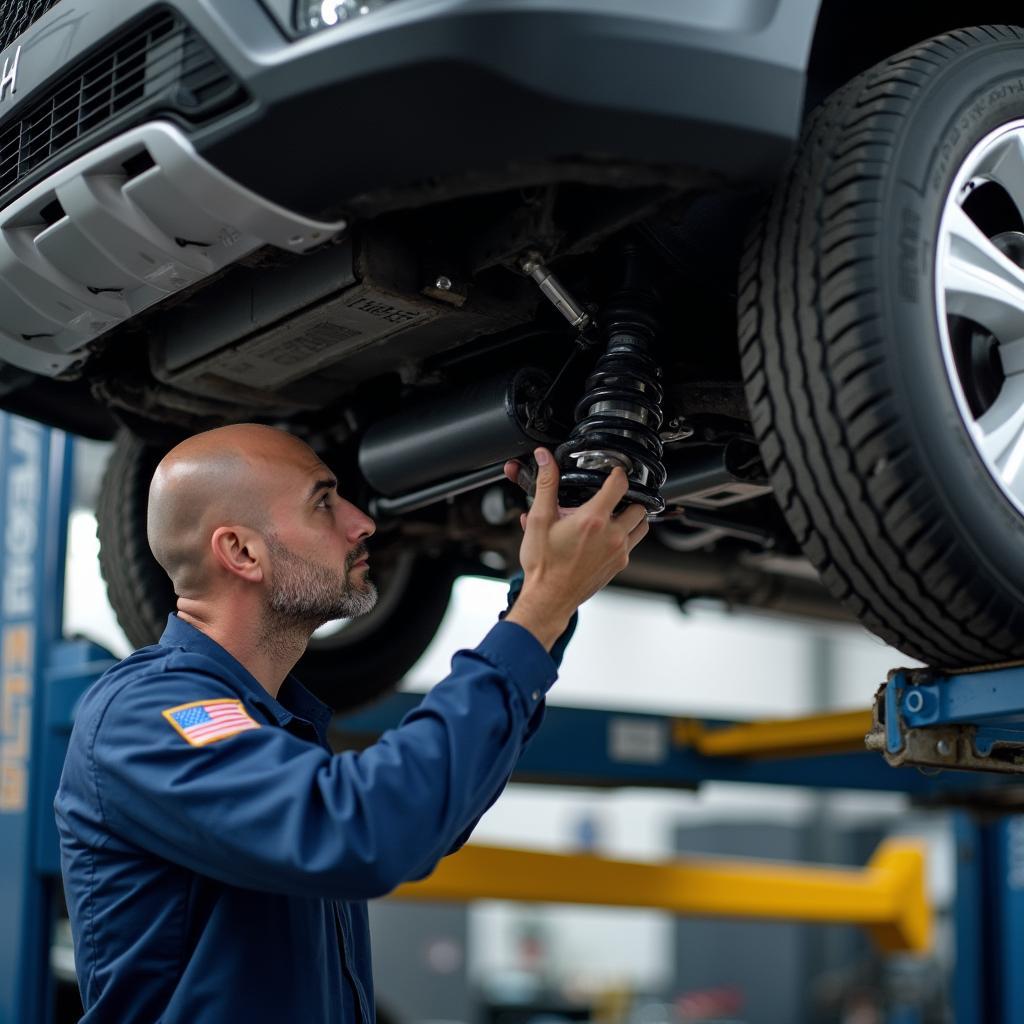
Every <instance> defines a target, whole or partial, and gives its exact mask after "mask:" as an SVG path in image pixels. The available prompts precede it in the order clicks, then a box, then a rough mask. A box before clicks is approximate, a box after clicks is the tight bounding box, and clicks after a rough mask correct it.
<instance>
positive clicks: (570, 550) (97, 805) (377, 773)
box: [55, 424, 647, 1024]
mask: <svg viewBox="0 0 1024 1024" xmlns="http://www.w3.org/2000/svg"><path fill="white" fill-rule="evenodd" d="M536 454H537V457H538V462H539V463H540V464H541V465H540V470H539V476H538V482H537V492H536V498H535V500H534V504H533V506H532V509H531V511H530V513H529V515H528V516H527V517H524V531H525V532H524V537H523V542H522V547H521V551H520V557H521V562H522V567H523V570H524V580H523V583H522V589H521V592H519V593H518V595H515V594H513V595H512V596H511V598H510V603H511V609H510V610H509V611H508V612H507V614H506V615H505V616H504V621H502V622H499V623H497V624H496V625H495V626H494V628H493V629H491V631H490V632H489V633H488V634H487V636H486V637H484V639H483V641H482V642H481V643H480V645H479V646H478V647H476V648H474V649H473V650H468V651H460V652H458V653H457V654H456V655H455V657H454V658H453V660H452V672H451V674H450V675H449V676H448V678H446V679H445V680H444V681H443V682H441V683H439V684H438V685H437V686H435V687H434V688H433V690H432V691H431V692H430V693H429V694H427V695H426V697H424V699H423V701H422V702H421V703H420V705H419V706H418V707H417V708H416V709H415V710H413V711H412V712H410V713H409V714H408V715H406V717H405V719H404V720H403V721H402V723H401V724H400V725H399V726H398V728H396V729H394V730H391V731H389V732H387V733H385V734H384V736H382V737H381V738H380V740H379V741H378V742H377V743H376V744H374V745H373V746H371V747H369V748H368V749H366V750H364V751H361V752H358V753H355V752H345V753H341V754H332V753H331V750H330V747H329V745H328V743H327V735H326V730H327V725H328V722H329V720H330V717H331V713H330V711H329V709H328V708H327V707H326V706H325V705H323V704H322V703H320V702H319V701H318V700H316V699H315V698H314V697H313V696H312V695H311V694H310V693H309V692H308V691H307V690H305V689H304V688H303V687H302V685H301V684H300V683H299V681H298V680H297V679H296V678H295V677H294V676H293V675H291V674H290V673H291V669H292V668H293V666H294V665H295V663H296V662H297V661H298V659H299V658H300V656H301V655H302V653H303V651H304V650H305V648H306V644H307V642H308V641H309V637H310V635H311V634H312V633H313V631H314V630H315V629H316V628H317V627H318V626H320V625H322V624H323V623H324V622H327V621H329V620H331V619H337V618H341V617H346V616H352V615H360V614H363V613H365V612H368V611H369V610H370V609H371V608H372V607H373V604H374V600H375V598H376V592H375V589H374V586H373V584H372V583H371V582H370V580H369V578H368V575H367V573H368V568H369V564H368V560H367V548H366V540H367V539H368V538H369V537H370V536H371V534H372V533H373V530H374V524H373V522H372V520H370V519H369V518H368V517H367V516H365V515H364V514H363V513H362V512H360V511H359V510H358V509H357V508H355V507H354V506H353V505H351V504H349V503H348V502H347V501H345V500H343V499H342V498H341V497H340V496H339V494H338V493H337V481H336V480H335V478H334V476H333V474H332V473H331V472H330V470H329V469H328V468H327V467H326V466H325V465H324V464H323V463H322V462H321V461H320V459H319V458H318V457H317V456H316V455H315V454H314V453H313V451H312V450H311V449H310V448H309V447H307V446H306V445H305V444H303V443H302V442H301V441H299V440H298V439H297V438H295V437H292V436H291V435H289V434H286V433H283V432H281V431H278V430H274V429H272V428H269V427H262V426H255V425H251V424H250V425H237V426H231V427H224V428H221V429H218V430H213V431H209V432H207V433H204V434H199V435H197V436H195V437H192V438H190V439H189V440H187V441H185V442H183V443H182V444H180V445H179V446H178V447H177V448H175V449H174V450H173V451H171V452H170V453H169V454H168V455H167V457H166V458H165V459H164V460H163V461H162V462H161V463H160V466H159V467H158V468H157V471H156V475H155V476H154V479H153V483H152V486H151V489H150V503H149V523H148V527H149V542H150V546H151V547H152V549H153V553H154V555H155V556H156V558H157V560H158V561H159V562H160V564H161V565H162V566H163V567H164V568H165V569H166V571H167V573H168V575H169V576H170V577H171V580H172V581H173V583H174V589H175V592H176V594H177V595H178V610H177V614H176V615H174V614H172V615H170V616H169V617H168V620H167V628H166V630H165V631H164V634H163V636H162V637H161V639H160V642H159V644H156V645H154V646H152V647H146V648H143V649H142V650H139V651H136V652H135V653H134V654H132V655H131V656H130V657H128V658H126V659H125V660H124V661H122V662H121V663H120V664H118V665H117V666H115V667H114V668H113V669H111V670H110V671H109V672H107V673H106V674H105V675H104V676H102V677H101V678H100V679H99V680H98V681H97V682H96V683H95V684H94V685H93V686H92V687H91V688H90V690H89V691H88V692H87V693H86V695H85V696H84V697H83V699H82V701H81V704H80V706H79V708H78V710H77V712H76V716H75V725H74V730H73V732H72V735H71V741H70V745H69V748H68V754H67V760H66V762H65V765H64V772H63V775H62V777H61V783H60V788H59V791H58V793H57V798H56V802H55V809H56V814H57V825H58V829H59V832H60V841H61V864H62V869H63V876H64V887H65V892H66V895H67V902H68V909H69V912H70V917H71V926H72V932H73V934H74V940H75V963H76V968H77V972H78V980H79V986H80V988H81V992H82V998H83V1001H84V1004H85V1009H86V1013H85V1017H84V1018H83V1020H84V1022H86V1024H101V1022H103V1024H107V1022H109V1024H155V1022H157V1021H160V1022H161V1024H229V1022H230V1024H235V1022H239V1024H259V1022H264V1021H266V1022H271V1021H273V1022H282V1024H284V1022H303V1024H306V1022H308V1024H320V1022H329V1024H334V1022H337V1024H342V1022H344V1024H355V1022H360V1021H361V1022H364V1024H370V1022H372V1021H373V1019H374V1009H373V1007H374V1003H373V982H372V976H371V969H370V946H369V934H368V929H367V914H366V903H365V901H366V900H367V899H369V898H371V897H374V896H382V895H384V894H385V893H388V892H390V891H391V890H392V889H394V888H395V887H396V886H397V885H400V884H401V883H403V882H407V881H410V880H412V879H418V878H423V877H424V876H425V875H428V874H429V873H430V872H431V871H432V870H433V869H434V867H435V866H436V864H437V863H438V861H439V860H440V859H441V858H442V857H443V856H445V855H446V854H448V853H451V852H453V851H454V850H456V849H458V847H459V846H461V845H462V843H463V842H465V840H466V839H467V838H468V836H469V833H470V832H471V831H472V829H473V827H474V826H475V824H476V822H477V821H478V820H479V818H480V816H481V815H482V814H483V812H484V811H485V810H486V809H487V808H488V807H489V806H490V805H491V804H492V803H493V802H494V800H495V799H497V796H498V795H499V794H500V792H501V791H502V789H503V787H504V786H505V783H506V781H507V780H508V777H509V774H510V773H511V772H512V770H513V768H514V767H515V765H516V761H517V759H518V757H519V755H520V753H521V752H522V749H523V746H524V744H525V743H526V741H527V740H528V739H529V737H530V736H531V734H532V733H533V732H534V730H535V729H536V728H537V726H538V724H539V722H540V718H541V714H542V712H543V706H544V694H545V692H546V691H547V690H548V688H549V687H550V686H551V684H552V683H553V682H554V680H555V676H556V673H557V663H556V660H554V659H553V657H552V655H551V653H549V652H551V651H552V650H554V652H555V655H556V657H557V656H560V646H563V645H564V643H565V642H566V640H567V637H568V634H569V632H570V623H571V621H572V620H573V618H574V613H575V610H576V608H577V606H578V605H579V604H581V603H582V602H583V601H585V600H586V599H587V598H588V597H590V596H591V595H592V594H594V593H595V592H596V591H597V590H599V589H600V588H601V587H603V586H604V585H605V584H606V583H608V581H609V580H611V579H612V577H613V576H615V574H616V573H617V572H619V571H620V570H621V569H622V568H623V567H624V566H625V565H626V563H627V561H628V556H629V552H630V551H631V550H632V548H633V547H634V546H635V545H636V544H637V543H638V542H639V541H640V540H641V539H642V538H643V536H644V534H645V533H646V532H647V523H646V520H645V518H644V513H643V510H642V509H641V508H640V507H639V506H630V507H629V508H628V509H626V510H625V511H623V512H622V513H621V514H620V515H618V516H615V515H614V514H613V510H614V509H615V507H616V506H617V504H618V503H619V501H620V499H622V497H623V496H624V494H625V492H626V478H625V476H624V475H623V473H622V471H621V470H616V471H615V472H614V473H613V474H612V475H611V476H610V477H609V478H608V480H607V482H606V483H605V485H604V487H603V488H602V489H601V491H600V492H599V493H598V494H596V495H595V496H594V497H593V498H592V499H591V500H590V501H589V502H588V503H587V504H586V505H584V506H582V507H581V508H579V509H578V510H576V511H575V513H574V514H573V515H564V514H563V513H562V512H561V510H560V509H559V508H558V498H557V495H558V472H557V469H556V468H555V466H554V464H553V461H552V459H551V456H550V453H548V452H547V451H545V450H543V449H540V450H538V452H537V453H536ZM517 468H518V467H516V466H515V464H513V463H510V464H508V465H507V466H506V473H507V475H508V476H509V477H510V478H511V479H516V476H517ZM338 678H339V682H340V683H341V684H342V685H343V684H344V678H345V665H344V662H343V661H339V664H338Z"/></svg>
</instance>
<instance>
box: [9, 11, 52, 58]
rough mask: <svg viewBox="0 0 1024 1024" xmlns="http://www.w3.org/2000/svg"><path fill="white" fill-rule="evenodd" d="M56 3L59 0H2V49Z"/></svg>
mask: <svg viewBox="0 0 1024 1024" xmlns="http://www.w3.org/2000/svg"><path fill="white" fill-rule="evenodd" d="M55 3H57V0H7V2H6V3H4V2H2V0H0V50H5V49H7V47H8V46H10V45H11V43H13V42H14V40H15V39H17V38H18V36H20V35H21V33H22V32H24V31H25V29H27V28H28V27H29V25H31V24H32V22H34V21H38V20H39V19H40V18H41V17H42V16H43V15H44V14H45V13H46V12H47V11H48V10H49V9H50V8H51V7H52V6H53V5H54V4H55Z"/></svg>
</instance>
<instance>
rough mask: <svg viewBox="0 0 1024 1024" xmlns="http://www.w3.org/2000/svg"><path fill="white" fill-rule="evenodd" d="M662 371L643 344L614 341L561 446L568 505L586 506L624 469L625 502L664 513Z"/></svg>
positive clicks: (563, 486) (631, 336) (623, 339)
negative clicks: (615, 470) (610, 477)
mask: <svg viewBox="0 0 1024 1024" xmlns="http://www.w3.org/2000/svg"><path fill="white" fill-rule="evenodd" d="M660 377H661V370H660V369H659V368H658V365H657V364H656V363H655V361H654V360H653V359H652V358H651V356H650V355H649V354H648V353H647V351H646V347H645V346H644V344H643V341H642V340H641V339H639V338H637V337H636V336H635V334H632V333H631V334H629V335H626V336H624V337H619V338H616V337H613V338H612V339H611V342H610V343H609V346H608V350H607V351H606V352H605V353H604V355H602V356H601V358H600V359H599V360H598V361H597V365H596V366H595V367H594V370H593V372H592V373H591V374H590V376H589V377H588V378H587V382H586V386H585V391H584V394H583V397H582V398H581V399H580V400H579V402H578V403H577V404H576V408H575V411H574V417H575V419H576V426H575V427H574V428H573V431H572V433H571V434H570V435H569V438H568V440H567V441H566V442H565V443H564V444H562V445H559V447H558V449H557V450H556V452H555V458H556V459H557V461H558V464H559V466H560V467H561V468H562V481H561V493H562V497H561V501H562V504H563V505H567V506H573V505H581V504H583V502H584V501H586V500H587V499H588V498H589V497H590V496H591V495H592V494H594V493H595V492H596V491H598V490H600V488H601V485H602V484H603V483H604V481H605V479H606V477H607V475H608V473H609V472H611V470H612V469H613V468H614V467H615V466H621V467H622V469H623V470H624V471H625V473H626V476H627V477H628V478H629V490H628V491H627V492H626V497H625V499H624V503H633V502H636V503H639V504H641V505H643V506H644V508H645V509H647V514H648V515H649V516H653V515H658V514H659V513H661V512H663V511H664V510H665V501H664V499H663V498H662V497H661V494H660V490H661V487H662V485H663V484H664V483H665V478H666V476H667V473H666V470H665V465H664V463H663V462H662V456H663V447H662V443H661V438H660V437H659V436H658V431H659V430H660V429H661V423H662V405H663V402H664V398H665V394H664V390H663V388H662V386H661V383H660V381H659V378H660Z"/></svg>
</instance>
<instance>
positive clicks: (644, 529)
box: [626, 518, 651, 551]
mask: <svg viewBox="0 0 1024 1024" xmlns="http://www.w3.org/2000/svg"><path fill="white" fill-rule="evenodd" d="M650 528H651V524H650V523H649V522H648V521H647V520H646V518H645V519H644V521H643V522H642V523H641V524H640V525H639V526H636V527H634V528H633V529H632V530H630V531H629V536H628V537H626V551H632V550H633V548H635V547H636V546H637V544H639V543H640V541H642V540H643V539H644V537H646V536H647V533H648V531H649V530H650Z"/></svg>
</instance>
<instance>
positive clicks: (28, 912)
mask: <svg viewBox="0 0 1024 1024" xmlns="http://www.w3.org/2000/svg"><path fill="white" fill-rule="evenodd" d="M71 472H72V443H71V441H70V439H69V438H67V437H66V436H65V435H64V434H62V433H60V432H58V431H51V430H48V429H46V428H45V427H41V426H39V425H38V424H36V423H33V422H31V421H29V420H24V419H20V418H18V417H15V416H8V415H5V414H2V413H0V850H2V851H3V861H2V865H3V868H2V871H0V1024H29V1022H31V1024H37V1022H39V1024H46V1022H49V1021H51V1020H52V1019H53V995H54V988H53V981H52V973H51V971H50V947H51V944H52V937H53V925H54V922H55V919H56V916H57V911H58V908H59V904H60V900H61V895H60V874H59V872H60V866H59V862H58V853H57V830H56V826H55V824H54V820H53V795H54V793H55V792H56V788H57V780H58V778H59V775H60V770H61V766H62V764H63V761H64V752H65V750H66V748H67V738H68V735H69V734H70V731H71V721H72V711H73V708H74V705H75V702H76V701H77V699H78V697H79V696H80V695H81V693H82V692H83V691H84V690H85V688H86V687H87V686H88V685H89V684H90V683H91V682H92V681H93V680H95V679H96V677H97V675H98V674H100V673H101V672H103V671H104V670H105V669H106V668H107V666H108V665H110V664H112V663H113V659H112V658H111V655H110V654H109V653H107V652H106V651H104V650H103V649H102V648H100V647H97V646H96V645H95V644H90V643H87V642H85V641H65V640H63V638H62V624H63V614H64V566H65V561H66V549H67V530H68V519H69V512H70V503H71V483H72V481H71Z"/></svg>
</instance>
